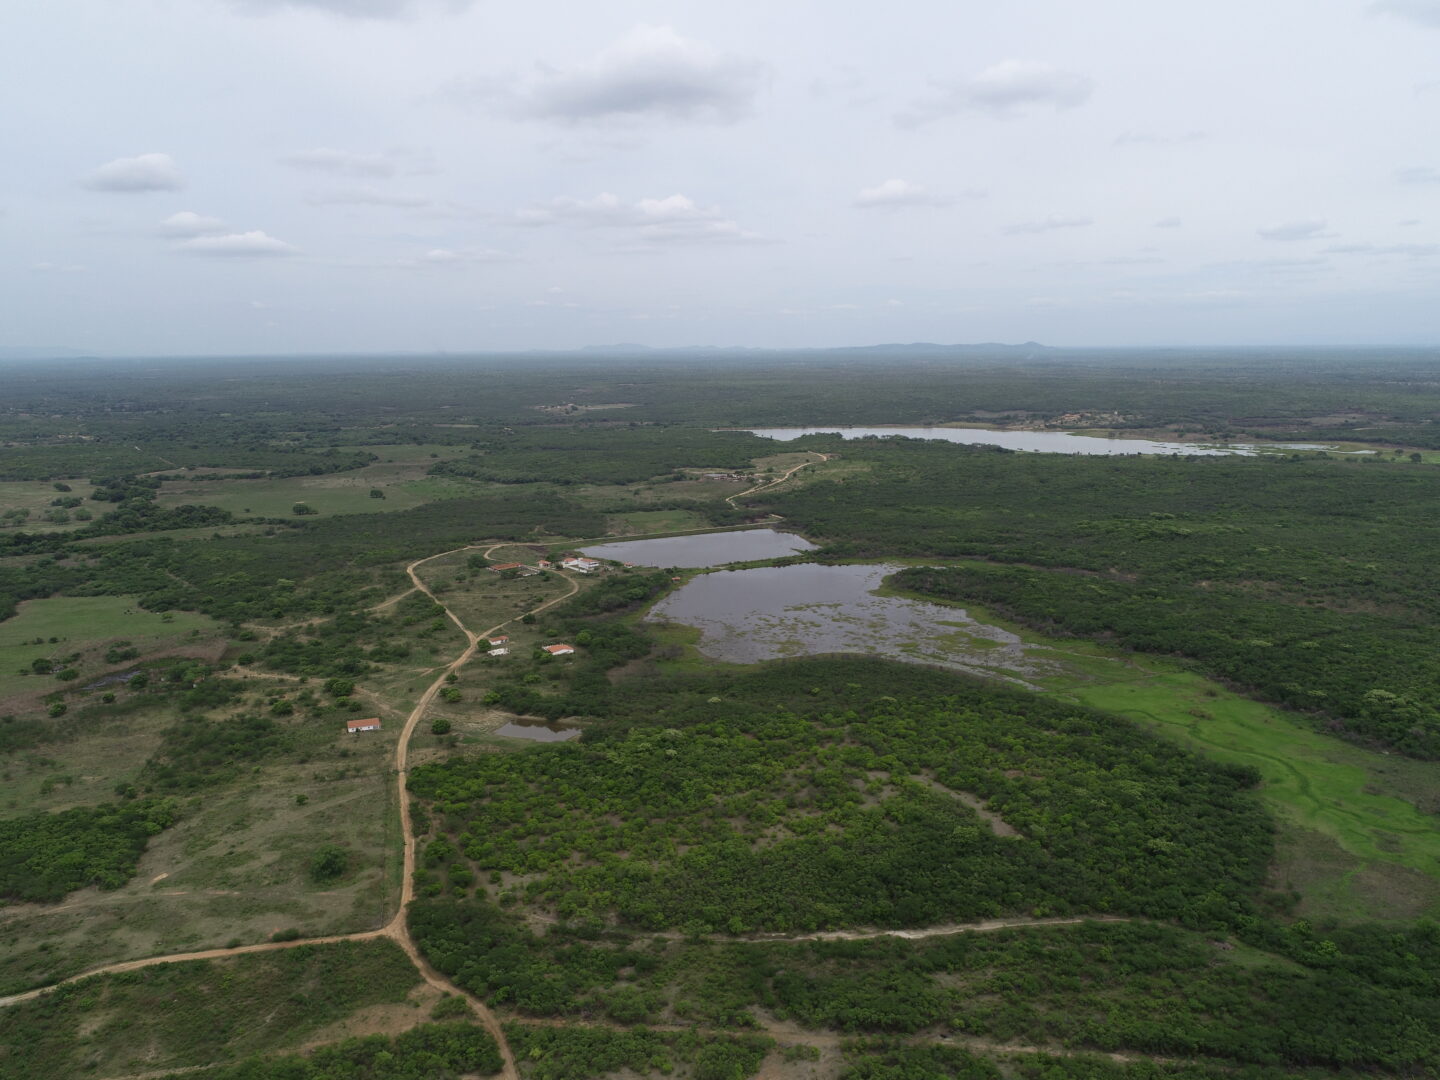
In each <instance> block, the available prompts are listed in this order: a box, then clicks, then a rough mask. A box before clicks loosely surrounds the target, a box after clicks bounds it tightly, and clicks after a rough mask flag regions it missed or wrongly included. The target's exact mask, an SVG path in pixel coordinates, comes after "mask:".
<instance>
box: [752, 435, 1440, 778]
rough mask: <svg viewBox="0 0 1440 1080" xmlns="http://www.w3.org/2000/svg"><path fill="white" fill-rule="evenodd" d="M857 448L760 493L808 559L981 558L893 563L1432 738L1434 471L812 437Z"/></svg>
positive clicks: (1355, 730) (1428, 746)
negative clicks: (814, 553)
mask: <svg viewBox="0 0 1440 1080" xmlns="http://www.w3.org/2000/svg"><path fill="white" fill-rule="evenodd" d="M807 445H811V446H813V447H816V448H821V449H827V448H833V449H838V450H840V452H841V453H842V454H843V455H844V456H845V457H846V458H847V459H848V458H857V459H861V460H864V461H867V462H870V463H871V464H872V466H873V469H872V471H871V472H870V473H869V474H867V475H865V476H861V477H853V476H852V477H847V478H846V479H845V480H844V481H843V482H832V483H814V484H811V485H809V486H806V487H804V488H800V489H798V490H794V491H790V492H782V493H779V494H777V495H774V496H772V497H771V498H770V499H769V502H770V504H771V505H772V506H773V507H774V508H775V509H777V510H779V511H780V512H782V513H784V514H785V515H786V516H787V517H789V518H791V520H792V521H793V522H794V523H795V524H797V525H799V526H800V527H802V528H803V529H804V530H805V531H806V532H807V533H809V534H810V535H812V536H817V537H823V538H824V539H825V540H826V541H828V542H827V544H826V546H825V548H824V549H823V551H822V552H821V553H820V555H819V557H821V558H880V557H884V556H914V557H927V556H928V557H964V556H970V557H973V558H981V559H986V560H991V561H993V562H996V563H1004V564H1012V565H1013V564H1026V565H1029V566H1032V567H1036V568H1038V569H1037V570H1036V571H1035V572H1034V573H1029V574H1026V573H1023V572H1020V571H1019V570H1013V569H1007V570H1004V571H1000V570H996V571H987V570H986V569H984V568H972V569H965V570H955V571H947V572H943V573H926V572H923V571H912V572H909V573H908V575H906V576H904V577H903V578H902V580H904V581H907V582H908V583H909V584H910V586H911V587H920V588H922V589H926V590H929V591H931V592H933V593H934V594H935V595H938V596H942V597H944V598H946V599H953V600H966V599H969V600H973V601H976V602H979V603H991V604H994V605H995V606H996V607H998V608H1000V609H1001V610H1003V611H1005V612H1006V613H1009V614H1012V615H1014V616H1015V617H1016V618H1019V619H1021V620H1023V621H1025V622H1028V623H1031V624H1033V625H1036V626H1040V627H1042V628H1044V629H1046V630H1049V631H1052V632H1054V631H1057V630H1058V631H1060V632H1071V633H1082V634H1093V635H1098V636H1104V637H1111V638H1114V639H1116V640H1118V641H1120V642H1121V643H1123V644H1127V645H1129V646H1131V647H1134V648H1143V649H1147V650H1151V651H1155V652H1160V653H1173V654H1177V655H1181V656H1187V657H1191V658H1193V659H1195V660H1196V661H1198V662H1199V663H1200V664H1201V665H1202V666H1203V667H1204V668H1205V670H1206V671H1208V672H1210V673H1213V674H1215V675H1217V676H1220V677H1222V678H1225V679H1227V680H1229V681H1231V682H1233V683H1235V684H1237V685H1239V686H1242V687H1245V688H1248V689H1250V690H1251V691H1252V692H1256V693H1258V694H1259V695H1260V696H1262V697H1265V698H1268V699H1269V700H1273V701H1277V702H1282V703H1284V704H1287V705H1289V706H1291V707H1295V708H1300V709H1304V710H1308V711H1313V712H1314V713H1316V714H1317V716H1318V718H1319V723H1320V724H1321V725H1322V726H1324V727H1326V728H1327V729H1333V730H1335V731H1336V732H1337V733H1340V734H1348V735H1349V736H1350V737H1353V738H1356V739H1360V740H1366V741H1371V742H1379V743H1383V744H1387V745H1391V746H1394V747H1396V748H1397V749H1401V750H1403V751H1404V752H1406V753H1409V754H1413V755H1416V756H1421V757H1433V756H1436V755H1437V754H1440V680H1437V678H1436V676H1435V673H1434V665H1433V664H1430V663H1428V662H1427V661H1426V659H1425V658H1426V657H1429V656H1433V655H1435V653H1436V652H1437V651H1440V605H1437V597H1440V569H1437V568H1440V547H1437V543H1440V541H1437V539H1436V538H1437V537H1440V469H1435V468H1433V467H1431V466H1428V465H1411V464H1408V463H1407V464H1387V463H1379V462H1375V463H1365V464H1361V463H1358V462H1353V461H1352V462H1349V463H1342V462H1337V461H1333V460H1332V461H1318V460H1308V461H1292V460H1289V459H1244V458H1188V459H1186V458H1165V457H1161V458H1140V457H1135V458H1098V457H1079V456H1075V457H1060V456H1056V455H1029V454H1014V453H1008V452H996V451H994V450H990V451H986V450H984V449H976V448H966V447H957V446H953V445H950V444H941V443H934V442H923V441H916V440H902V439H873V440H863V441H859V442H851V443H838V442H835V441H834V440H826V439H823V438H821V439H815V440H811V442H810V443H807Z"/></svg>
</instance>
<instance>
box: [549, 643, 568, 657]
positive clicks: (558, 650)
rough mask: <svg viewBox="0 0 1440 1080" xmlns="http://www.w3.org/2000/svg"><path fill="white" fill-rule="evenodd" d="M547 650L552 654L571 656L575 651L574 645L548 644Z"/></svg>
mask: <svg viewBox="0 0 1440 1080" xmlns="http://www.w3.org/2000/svg"><path fill="white" fill-rule="evenodd" d="M545 651H546V652H548V653H549V654H550V655H551V656H569V655H571V654H572V653H573V652H574V651H575V646H574V645H546V646H545Z"/></svg>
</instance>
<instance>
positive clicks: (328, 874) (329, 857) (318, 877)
mask: <svg viewBox="0 0 1440 1080" xmlns="http://www.w3.org/2000/svg"><path fill="white" fill-rule="evenodd" d="M349 868H350V853H349V852H348V851H346V850H345V849H344V848H342V847H340V846H339V845H338V844H326V845H325V846H324V847H322V848H321V849H320V850H319V851H317V852H315V857H314V858H313V859H311V860H310V879H311V880H312V881H314V882H316V883H317V884H324V883H325V882H327V881H334V880H335V879H336V878H339V877H341V876H342V875H343V874H344V873H345V871H346V870H348V869H349Z"/></svg>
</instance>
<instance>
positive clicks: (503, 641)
mask: <svg viewBox="0 0 1440 1080" xmlns="http://www.w3.org/2000/svg"><path fill="white" fill-rule="evenodd" d="M488 640H489V642H490V646H491V647H492V648H494V647H495V646H496V645H508V644H510V635H509V634H501V635H500V636H499V637H492V638H490V639H488Z"/></svg>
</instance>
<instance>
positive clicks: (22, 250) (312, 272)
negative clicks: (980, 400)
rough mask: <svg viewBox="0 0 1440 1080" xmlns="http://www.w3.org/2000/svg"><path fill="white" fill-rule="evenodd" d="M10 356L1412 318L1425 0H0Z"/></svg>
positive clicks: (1426, 301)
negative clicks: (54, 350)
mask: <svg viewBox="0 0 1440 1080" xmlns="http://www.w3.org/2000/svg"><path fill="white" fill-rule="evenodd" d="M0 66H3V70H4V71H5V72H6V78H5V79H4V80H3V87H0V146H3V147H4V153H3V155H0V161H3V165H0V348H4V347H31V346H50V347H64V348H71V349H76V350H80V351H83V352H87V353H92V354H97V355H117V356H119V355H163V354H171V355H174V354H181V355H209V354H216V355H224V354H270V353H308V352H385V351H402V352H433V351H446V352H468V351H481V350H489V349H517V348H520V349H525V348H541V349H559V348H573V347H580V346H585V345H595V344H608V343H616V342H636V343H640V344H646V345H651V346H669V345H718V346H735V345H740V346H767V347H776V346H778V347H803V346H831V345H852V344H868V343H876V342H909V341H936V342H979V341H1027V340H1036V341H1041V342H1044V343H1046V344H1053V345H1082V346H1083V345H1148V344H1154V345H1224V344H1235V345H1241V344H1257V345H1263V344H1274V345H1285V344H1295V345H1340V344H1436V343H1440V141H1437V139H1436V134H1437V132H1440V0H1374V2H1372V0H1264V2H1263V3H1258V4H1257V3H1255V2H1254V0H1209V2H1208V3H1206V4H1203V5H1192V4H1186V3H1155V2H1153V0H1087V2H1086V3H1083V4H1081V3H1076V2H1075V0H897V2H896V3H893V4H889V5H877V4H852V3H843V4H842V3H835V2H834V0H828V2H823V0H780V2H776V0H769V2H765V3H761V2H758V0H731V2H730V3H726V4H717V3H715V2H714V0H709V2H705V3H700V2H678V0H677V2H664V0H608V2H606V3H603V4H597V3H593V2H585V3H582V2H578V0H565V2H558V0H531V2H529V3H525V4H514V3H506V4H501V3H498V2H495V0H12V2H11V3H10V4H7V5H6V10H5V12H4V16H3V19H0Z"/></svg>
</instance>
